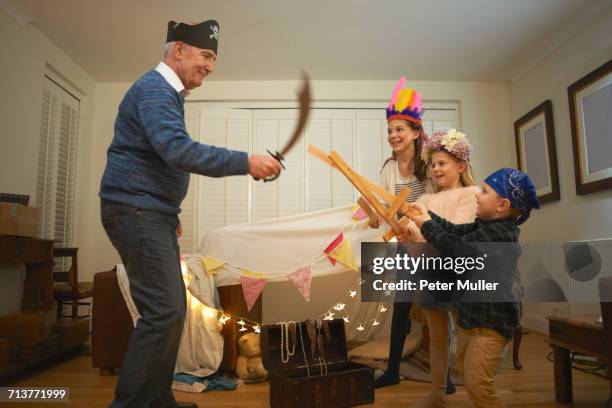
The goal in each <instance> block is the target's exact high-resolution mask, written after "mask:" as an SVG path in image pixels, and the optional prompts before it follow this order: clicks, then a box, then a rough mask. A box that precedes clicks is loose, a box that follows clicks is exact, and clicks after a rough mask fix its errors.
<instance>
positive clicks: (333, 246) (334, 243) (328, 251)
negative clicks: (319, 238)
mask: <svg viewBox="0 0 612 408" xmlns="http://www.w3.org/2000/svg"><path fill="white" fill-rule="evenodd" d="M342 241H344V234H343V233H340V234H338V236H337V237H336V238H335V239H334V240H333V241H332V242H331V244H329V245H328V246H327V248H325V249H324V250H323V252H325V253H326V254H327V255H328V257H327V259H328V260H329V262H330V263H331V264H332V265H333V266H336V259H334V258H332V257H330V256H329V254H331V253H332V252H333V251H334V250H335V249H336V248H338V245H340V244H341V243H342Z"/></svg>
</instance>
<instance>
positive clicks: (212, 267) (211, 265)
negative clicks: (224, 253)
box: [202, 256, 225, 275]
mask: <svg viewBox="0 0 612 408" xmlns="http://www.w3.org/2000/svg"><path fill="white" fill-rule="evenodd" d="M202 263H203V264H204V269H205V270H206V273H207V274H209V275H216V274H217V272H216V270H217V269H219V268H221V267H222V266H223V265H225V262H223V261H219V260H218V259H215V258H211V257H209V256H203V257H202Z"/></svg>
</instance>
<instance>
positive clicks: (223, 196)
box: [190, 104, 252, 245]
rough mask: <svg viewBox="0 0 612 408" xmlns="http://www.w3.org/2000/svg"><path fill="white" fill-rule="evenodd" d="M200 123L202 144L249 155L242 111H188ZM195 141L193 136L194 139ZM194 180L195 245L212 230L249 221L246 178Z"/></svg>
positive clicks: (247, 119) (247, 115)
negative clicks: (195, 190)
mask: <svg viewBox="0 0 612 408" xmlns="http://www.w3.org/2000/svg"><path fill="white" fill-rule="evenodd" d="M192 109H193V112H194V115H196V116H197V118H198V121H199V132H198V133H199V134H198V135H197V136H198V138H199V141H200V142H201V143H205V144H209V145H213V146H218V147H226V148H228V149H232V150H239V151H246V152H248V151H249V150H250V149H249V144H250V140H251V133H252V112H251V111H250V110H242V109H221V108H202V107H201V106H197V105H195V104H194V106H191V107H190V111H191V110H192ZM194 137H195V136H194ZM192 178H193V179H195V180H197V185H198V192H197V195H195V200H196V202H197V218H196V220H195V224H194V231H195V232H194V234H196V235H195V237H194V242H197V243H198V245H199V241H200V239H201V237H202V236H203V234H204V232H205V231H206V230H208V229H211V228H216V227H222V226H224V225H228V224H230V223H232V224H235V223H244V222H248V221H249V188H250V185H249V179H248V177H245V176H232V177H222V178H212V177H205V176H196V175H192Z"/></svg>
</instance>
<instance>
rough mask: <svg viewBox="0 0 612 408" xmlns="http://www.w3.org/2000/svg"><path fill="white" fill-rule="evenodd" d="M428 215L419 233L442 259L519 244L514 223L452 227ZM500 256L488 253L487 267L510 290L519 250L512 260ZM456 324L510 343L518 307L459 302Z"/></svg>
mask: <svg viewBox="0 0 612 408" xmlns="http://www.w3.org/2000/svg"><path fill="white" fill-rule="evenodd" d="M429 215H430V216H431V218H432V219H431V221H427V222H425V223H423V225H422V226H421V232H422V234H423V236H424V237H425V238H426V239H427V241H428V242H429V243H431V244H432V245H433V246H434V247H435V248H436V249H438V251H440V253H441V254H443V255H444V256H466V255H467V256H471V255H476V254H478V253H479V252H480V251H481V249H480V248H479V246H478V245H477V244H474V243H492V242H507V243H512V242H515V243H516V242H518V238H519V233H520V231H519V228H518V227H517V225H516V222H515V220H514V219H498V220H492V221H486V220H481V219H476V221H475V222H473V223H471V224H457V225H455V224H452V223H450V222H448V221H447V220H445V219H443V218H441V217H439V216H437V215H436V214H434V213H433V212H431V211H430V212H429ZM502 252H503V253H499V252H498V253H496V252H490V251H487V254H488V255H489V256H488V259H487V265H493V268H492V269H489V270H495V271H496V272H495V273H496V275H497V274H498V273H499V277H500V278H502V280H503V278H504V277H505V278H506V279H510V280H509V281H508V282H505V284H506V286H508V284H510V286H511V284H512V281H513V277H514V275H515V273H516V263H517V261H518V257H519V255H520V250H519V248H518V245H517V247H516V251H514V252H512V254H511V255H512V256H513V258H512V259H509V258H508V252H507V251H505V252H504V251H502ZM496 268H497V269H496ZM503 285H504V283H502V287H503ZM458 323H459V326H461V327H462V328H464V329H472V328H478V327H487V328H490V329H493V330H496V331H497V332H499V333H500V334H501V335H502V336H504V337H505V338H508V339H509V338H511V337H512V335H513V333H514V330H515V328H516V326H517V325H518V323H519V304H518V302H515V301H508V302H461V305H460V306H459V319H458Z"/></svg>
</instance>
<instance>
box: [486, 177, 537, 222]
mask: <svg viewBox="0 0 612 408" xmlns="http://www.w3.org/2000/svg"><path fill="white" fill-rule="evenodd" d="M485 183H487V184H488V185H490V186H491V187H492V188H493V189H494V190H495V191H497V193H498V194H499V195H500V196H502V197H504V198H507V199H508V200H510V204H511V205H512V207H513V208H516V209H517V210H520V211H521V212H522V214H521V216H520V217H519V218H518V219H517V220H516V223H517V224H518V225H521V224H522V223H524V222H525V221H527V218H529V213H530V212H531V209H532V208H536V209H537V208H540V201H539V200H538V195H537V194H536V189H535V186H534V185H533V183H532V181H531V179H530V178H529V176H528V175H527V174H525V173H523V172H522V171H520V170H515V169H509V168H503V169H499V170H497V171H496V172H495V173H493V174H491V175H490V176H489V177H487V178H486V180H485Z"/></svg>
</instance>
